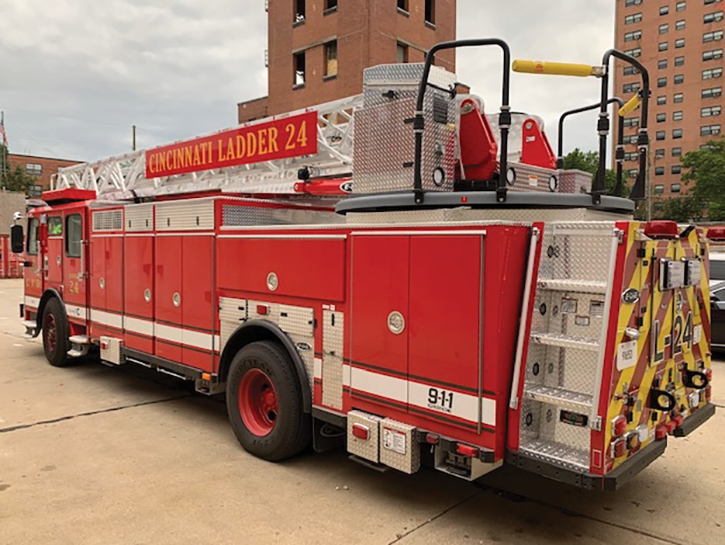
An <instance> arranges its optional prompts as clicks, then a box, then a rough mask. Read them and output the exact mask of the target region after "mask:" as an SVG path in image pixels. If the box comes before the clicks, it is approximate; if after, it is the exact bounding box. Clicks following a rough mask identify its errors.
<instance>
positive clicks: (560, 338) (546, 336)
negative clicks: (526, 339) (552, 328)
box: [531, 333, 599, 351]
mask: <svg viewBox="0 0 725 545" xmlns="http://www.w3.org/2000/svg"><path fill="white" fill-rule="evenodd" d="M531 338H532V339H533V341H534V342H535V343H539V344H545V345H547V346H558V347H559V348H576V349H578V350H593V351H596V350H599V343H598V342H597V341H593V340H592V339H586V338H583V337H572V336H570V335H553V334H551V333H534V334H533V335H531Z"/></svg>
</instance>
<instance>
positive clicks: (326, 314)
mask: <svg viewBox="0 0 725 545" xmlns="http://www.w3.org/2000/svg"><path fill="white" fill-rule="evenodd" d="M344 320H345V316H344V315H343V314H342V313H341V312H336V311H332V310H323V311H322V403H323V405H327V406H328V407H333V408H335V409H342V392H343V385H342V367H343V359H342V358H343V348H342V342H343V334H344V327H345V322H344Z"/></svg>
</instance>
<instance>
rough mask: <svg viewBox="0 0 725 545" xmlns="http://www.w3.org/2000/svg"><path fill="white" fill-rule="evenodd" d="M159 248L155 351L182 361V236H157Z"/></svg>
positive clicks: (156, 282) (157, 256)
mask: <svg viewBox="0 0 725 545" xmlns="http://www.w3.org/2000/svg"><path fill="white" fill-rule="evenodd" d="M155 248H156V275H155V279H154V282H155V284H156V297H155V298H154V300H155V312H156V343H155V349H156V355H157V356H159V357H160V358H165V359H167V360H171V361H174V362H177V363H180V362H181V343H182V341H183V339H182V330H181V321H182V320H181V305H182V304H183V300H182V290H181V267H182V254H181V252H182V237H181V236H157V237H156V240H155Z"/></svg>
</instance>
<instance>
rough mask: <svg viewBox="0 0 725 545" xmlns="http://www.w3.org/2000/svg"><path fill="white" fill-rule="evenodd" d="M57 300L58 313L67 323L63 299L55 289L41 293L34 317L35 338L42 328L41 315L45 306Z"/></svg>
mask: <svg viewBox="0 0 725 545" xmlns="http://www.w3.org/2000/svg"><path fill="white" fill-rule="evenodd" d="M53 298H57V299H58V301H59V302H60V312H61V314H62V315H63V319H64V320H65V321H66V323H68V313H67V312H66V311H65V304H64V303H63V297H62V296H61V294H60V292H58V290H57V289H55V288H48V289H47V290H45V291H44V292H43V295H42V296H41V297H40V303H39V304H38V314H37V316H36V317H35V320H36V324H37V326H38V327H36V328H35V331H36V335H35V336H36V337H37V336H38V335H39V334H40V329H41V328H42V321H43V313H44V312H45V307H46V305H47V304H48V303H49V302H50V300H51V299H53Z"/></svg>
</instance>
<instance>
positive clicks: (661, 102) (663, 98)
mask: <svg viewBox="0 0 725 545" xmlns="http://www.w3.org/2000/svg"><path fill="white" fill-rule="evenodd" d="M665 104H667V97H666V96H659V97H657V106H664V105H665Z"/></svg>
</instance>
